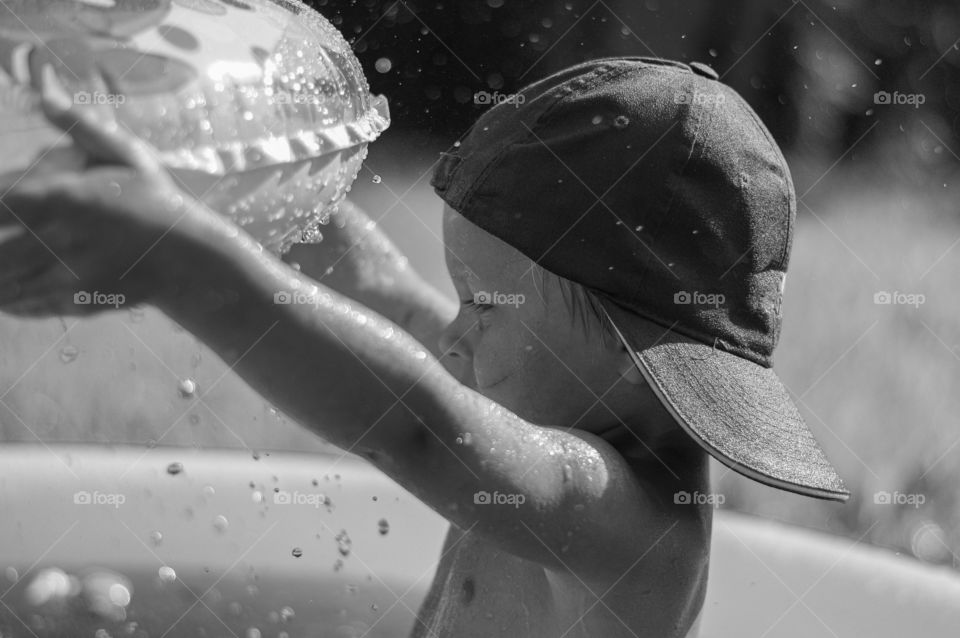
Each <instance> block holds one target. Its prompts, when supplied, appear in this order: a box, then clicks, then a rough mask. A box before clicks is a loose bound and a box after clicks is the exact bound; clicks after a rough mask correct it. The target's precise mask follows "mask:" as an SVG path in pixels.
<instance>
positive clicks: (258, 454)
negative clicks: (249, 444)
mask: <svg viewBox="0 0 960 638" xmlns="http://www.w3.org/2000/svg"><path fill="white" fill-rule="evenodd" d="M253 460H254V461H259V460H260V453H259V452H257V451H256V450H254V452H253Z"/></svg>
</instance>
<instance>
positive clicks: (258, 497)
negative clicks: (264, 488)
mask: <svg viewBox="0 0 960 638" xmlns="http://www.w3.org/2000/svg"><path fill="white" fill-rule="evenodd" d="M250 498H251V499H253V502H254V503H262V502H263V492H261V491H260V490H256V491H255V492H254V493H253V494H251V495H250Z"/></svg>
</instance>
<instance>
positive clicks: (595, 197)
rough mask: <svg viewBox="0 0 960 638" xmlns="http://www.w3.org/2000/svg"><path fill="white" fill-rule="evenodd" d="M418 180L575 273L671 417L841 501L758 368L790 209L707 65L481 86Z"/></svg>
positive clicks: (766, 353) (728, 452)
mask: <svg viewBox="0 0 960 638" xmlns="http://www.w3.org/2000/svg"><path fill="white" fill-rule="evenodd" d="M497 102H498V103H497V104H496V105H495V106H493V107H492V108H490V109H489V110H487V111H486V112H485V113H484V114H483V115H482V116H481V117H480V118H479V119H478V120H477V121H476V123H475V124H474V125H473V126H472V127H471V128H470V130H469V131H467V133H466V134H465V136H464V137H463V138H462V140H461V141H460V142H458V143H457V144H456V145H454V147H452V148H451V149H449V151H448V152H446V153H443V154H442V155H441V159H440V161H439V163H438V164H437V166H436V168H435V170H434V173H433V177H432V179H431V184H432V186H433V187H434V190H435V191H436V192H437V194H438V195H439V196H440V197H441V198H442V199H443V200H444V201H445V202H446V203H447V204H448V205H449V206H450V207H451V208H453V209H454V210H456V211H457V212H459V213H460V214H461V215H463V216H464V217H465V218H467V219H468V220H469V221H470V222H472V223H474V224H476V225H477V226H479V227H480V228H482V229H484V230H485V231H487V232H489V233H490V234H492V235H494V236H495V237H497V238H499V239H501V240H502V241H504V242H506V243H507V244H509V245H511V246H513V247H514V248H516V249H517V250H519V251H520V252H522V253H523V254H525V255H526V256H527V257H529V258H530V259H531V260H533V261H534V262H536V263H537V264H539V265H540V266H542V267H543V268H544V269H546V270H548V271H550V272H552V273H554V274H556V275H559V276H561V277H564V278H566V279H569V280H571V281H574V282H577V283H579V284H581V285H583V286H585V287H586V288H588V289H589V290H591V291H592V292H593V293H594V294H595V295H596V296H597V297H598V298H599V300H600V305H601V306H602V308H603V311H604V312H605V313H606V316H607V317H608V318H609V319H610V321H611V323H612V324H613V327H614V330H615V332H616V333H617V335H618V336H619V338H620V340H621V341H622V342H623V344H624V346H625V347H626V349H627V351H628V352H629V353H630V356H631V358H632V359H633V361H634V363H635V364H636V366H637V368H638V369H639V371H640V373H641V374H642V375H643V377H644V378H645V379H646V381H647V383H648V384H649V386H650V387H651V388H652V389H653V391H654V393H655V394H656V396H657V397H658V399H659V400H660V402H661V403H662V404H663V405H664V407H665V408H666V409H667V410H668V412H669V413H670V414H671V415H672V416H673V418H674V419H675V420H676V421H677V423H678V424H679V425H680V426H681V427H682V428H683V429H684V430H685V431H686V432H687V434H689V435H690V436H691V437H692V438H693V439H694V440H695V441H696V442H697V443H698V444H699V445H700V446H701V447H702V448H704V449H705V450H706V451H707V452H708V453H709V454H711V455H712V456H713V457H714V458H716V459H717V460H719V461H720V462H722V463H724V464H725V465H727V466H729V467H730V468H732V469H733V470H735V471H737V472H739V473H740V474H743V475H745V476H747V477H749V478H751V479H754V480H756V481H759V482H761V483H764V484H766V485H770V486H772V487H776V488H779V489H784V490H788V491H791V492H795V493H798V494H803V495H807V496H812V497H816V498H822V499H829V500H838V501H845V500H847V498H849V492H848V491H847V490H846V489H845V487H844V485H843V482H842V480H841V479H840V477H839V476H838V474H837V472H836V470H835V469H834V468H833V466H832V465H831V463H830V462H829V461H828V460H827V458H826V455H825V454H824V453H823V450H822V449H821V448H820V446H819V444H818V443H817V441H816V440H815V438H814V436H813V434H812V433H811V432H810V430H809V428H808V427H807V425H806V424H805V422H804V420H803V418H802V417H801V415H800V413H799V411H798V410H797V407H796V405H795V404H794V402H793V401H792V399H791V398H790V395H789V393H788V391H787V389H786V387H785V386H784V384H783V383H782V381H781V380H780V379H779V378H778V376H777V375H776V373H775V372H774V371H773V369H772V357H773V351H774V348H775V346H776V344H777V341H778V339H779V336H780V326H781V300H782V296H783V287H784V282H785V275H786V269H787V263H788V261H789V255H790V248H791V244H792V238H793V225H794V220H795V217H796V196H795V193H794V189H793V183H792V180H791V177H790V171H789V169H788V167H787V164H786V161H785V160H784V158H783V155H782V153H781V152H780V149H779V148H778V146H777V144H776V143H775V142H774V140H773V137H772V136H771V135H770V133H769V131H768V130H767V128H766V127H765V126H764V125H763V123H762V122H761V121H760V119H759V117H758V116H757V115H756V113H755V112H754V111H753V110H752V109H751V108H750V106H749V105H747V103H746V102H745V101H744V100H743V99H742V98H741V97H740V96H739V95H738V94H737V93H736V92H735V91H734V90H733V89H731V88H730V87H728V86H726V85H725V84H723V83H721V82H720V81H719V80H718V76H717V74H716V73H715V72H714V71H713V70H712V69H711V68H710V67H708V66H706V65H704V64H701V63H697V62H692V63H690V64H685V63H682V62H676V61H671V60H662V59H657V58H648V57H623V58H603V59H598V60H592V61H589V62H584V63H582V64H578V65H576V66H573V67H570V68H567V69H564V70H562V71H559V72H557V73H555V74H553V75H550V76H549V77H547V78H545V79H543V80H540V81H538V82H535V83H533V84H531V85H529V86H527V87H525V88H524V89H522V90H521V91H520V92H519V93H517V94H515V95H511V96H508V99H504V100H497Z"/></svg>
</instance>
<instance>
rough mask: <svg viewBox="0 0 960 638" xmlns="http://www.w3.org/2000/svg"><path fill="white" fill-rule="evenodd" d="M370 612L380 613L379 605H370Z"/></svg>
mask: <svg viewBox="0 0 960 638" xmlns="http://www.w3.org/2000/svg"><path fill="white" fill-rule="evenodd" d="M370 610H371V611H379V610H380V607H379V606H378V605H377V603H370Z"/></svg>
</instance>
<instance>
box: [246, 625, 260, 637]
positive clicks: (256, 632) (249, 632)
mask: <svg viewBox="0 0 960 638" xmlns="http://www.w3.org/2000/svg"><path fill="white" fill-rule="evenodd" d="M247 638H260V630H259V629H257V628H256V627H250V628H249V629H247Z"/></svg>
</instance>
